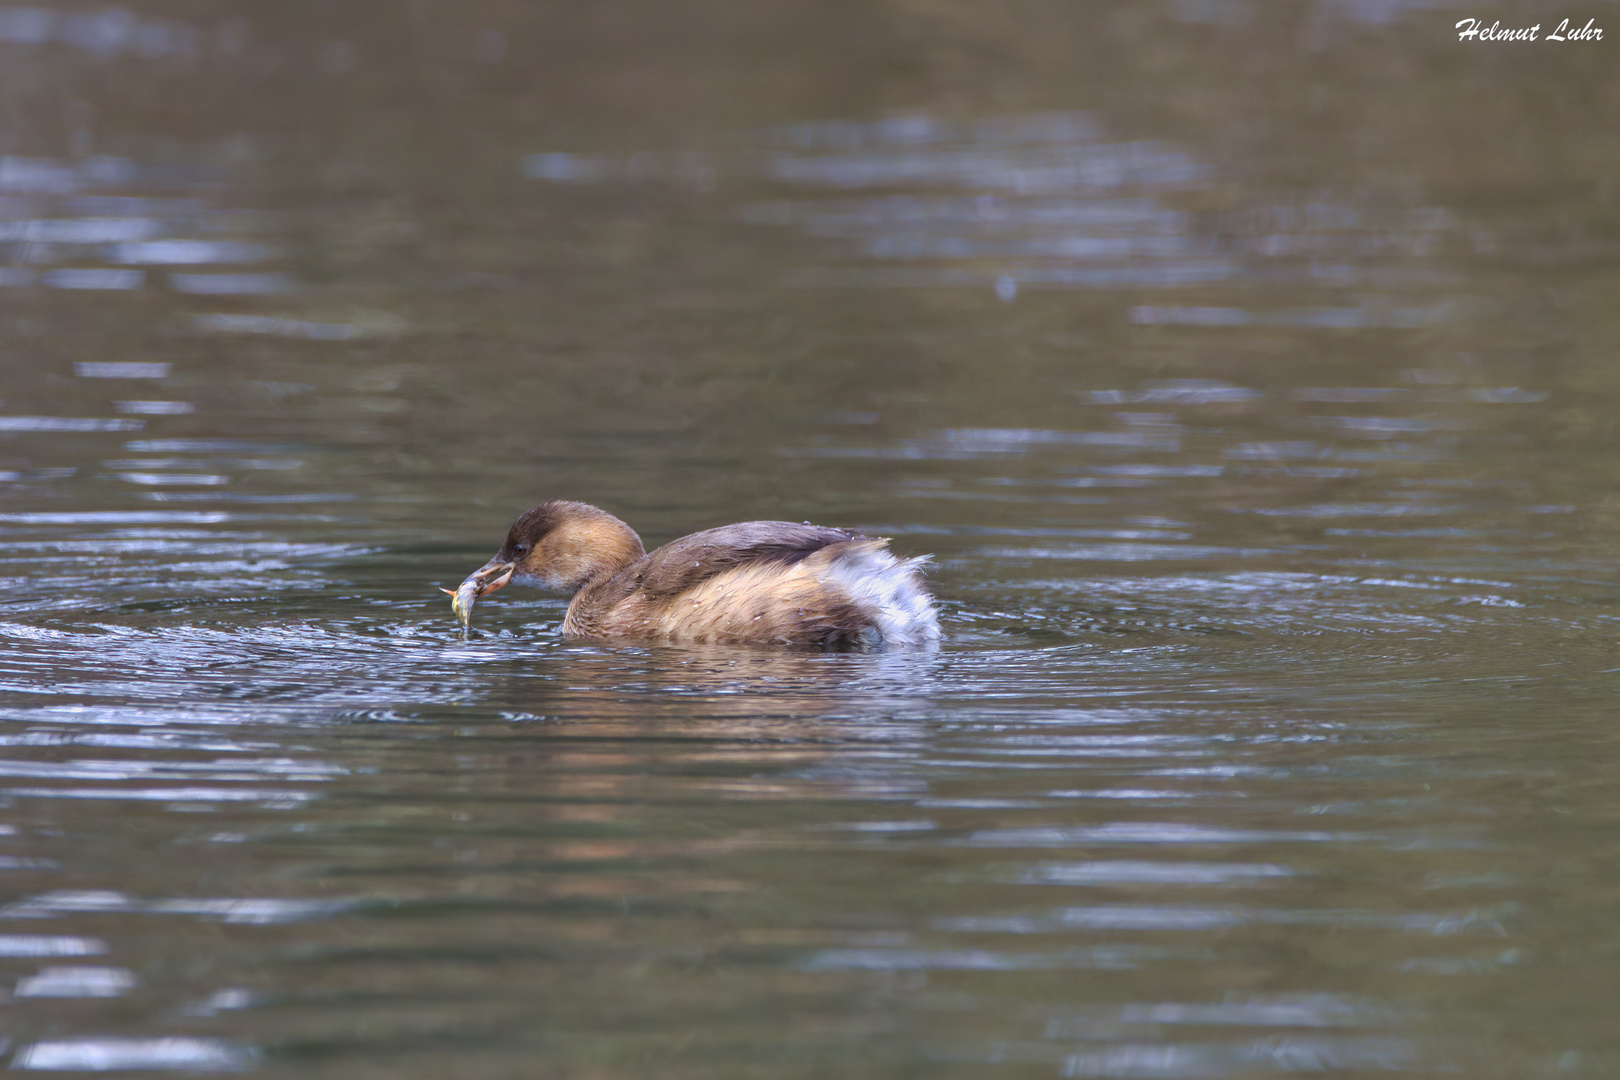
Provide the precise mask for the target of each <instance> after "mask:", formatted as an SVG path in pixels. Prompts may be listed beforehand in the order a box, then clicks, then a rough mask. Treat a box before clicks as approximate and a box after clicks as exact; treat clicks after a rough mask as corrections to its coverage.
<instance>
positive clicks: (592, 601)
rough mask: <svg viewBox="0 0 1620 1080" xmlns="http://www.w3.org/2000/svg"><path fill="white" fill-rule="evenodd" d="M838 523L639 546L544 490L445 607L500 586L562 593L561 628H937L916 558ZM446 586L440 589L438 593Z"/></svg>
mask: <svg viewBox="0 0 1620 1080" xmlns="http://www.w3.org/2000/svg"><path fill="white" fill-rule="evenodd" d="M888 543H889V542H888V541H887V540H885V539H882V538H879V537H873V536H862V535H860V534H858V533H853V532H850V531H848V530H847V529H833V528H827V527H824V526H820V525H795V524H793V523H792V522H787V521H748V522H743V523H741V524H738V525H727V526H724V527H722V528H718V529H708V530H706V531H704V532H699V533H693V534H692V535H691V536H685V537H682V538H681V539H679V540H676V541H674V542H672V543H669V544H666V545H664V546H663V547H661V548H659V549H658V550H656V551H654V552H653V553H652V554H650V555H649V554H645V553H644V551H643V548H642V546H641V538H640V537H638V536H637V535H636V534H635V531H634V530H633V529H631V528H630V526H628V525H626V524H625V523H624V522H622V521H620V520H619V519H618V518H616V517H614V516H613V515H612V514H609V513H607V512H606V511H605V510H599V509H597V508H596V507H594V506H589V505H587V504H585V503H578V502H568V501H566V500H561V499H556V500H552V501H551V502H547V503H542V504H540V505H539V506H536V507H535V508H534V509H532V510H530V511H528V512H527V513H525V514H523V515H522V516H521V517H519V518H518V519H517V521H515V522H513V524H512V527H511V529H510V530H509V531H508V532H507V534H506V542H505V543H503V544H502V545H501V550H500V551H499V552H497V553H496V555H495V557H494V558H493V559H491V560H490V561H489V562H488V563H487V564H485V565H484V566H483V567H481V568H480V569H479V570H477V571H476V572H474V573H473V574H472V575H471V576H469V577H468V578H467V580H466V581H464V582H462V588H461V589H460V590H458V591H457V593H458V595H457V596H456V600H455V601H454V607H455V608H456V611H457V613H458V614H459V615H461V616H462V620H463V622H467V623H470V621H471V616H472V604H473V602H474V601H475V600H476V598H477V597H479V596H483V595H487V594H488V593H491V592H494V591H495V590H496V589H499V588H501V587H502V586H504V585H506V584H508V583H509V582H510V583H516V584H519V585H532V586H535V587H538V588H542V589H548V590H551V591H554V592H562V593H568V594H572V596H573V600H572V602H570V603H569V605H568V615H567V617H566V618H564V619H563V625H562V630H563V634H564V635H565V636H567V637H570V638H625V639H637V640H644V641H686V642H710V643H722V644H723V643H730V644H741V643H753V644H780V645H831V646H839V645H875V644H880V643H884V642H888V643H897V644H922V643H927V642H932V641H936V640H938V638H939V624H938V620H937V618H936V616H935V614H934V609H933V602H932V598H931V597H930V596H929V594H928V591H927V590H926V589H925V588H924V587H923V585H922V581H921V574H920V571H919V566H920V565H921V563H922V562H924V561H925V560H924V559H904V560H902V559H897V558H895V557H894V556H893V555H891V554H889V553H888V551H887V550H885V549H886V548H887V547H888ZM445 591H446V592H449V591H450V590H445Z"/></svg>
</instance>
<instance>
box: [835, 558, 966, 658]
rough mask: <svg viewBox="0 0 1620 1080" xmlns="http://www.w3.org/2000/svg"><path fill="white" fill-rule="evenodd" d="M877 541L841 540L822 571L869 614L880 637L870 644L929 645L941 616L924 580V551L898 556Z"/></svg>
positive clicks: (935, 639)
mask: <svg viewBox="0 0 1620 1080" xmlns="http://www.w3.org/2000/svg"><path fill="white" fill-rule="evenodd" d="M887 544H888V541H887V540H883V541H878V542H876V543H854V544H845V545H840V547H839V549H838V555H837V557H836V558H835V559H834V560H833V561H832V564H831V565H830V566H829V567H828V568H827V570H826V578H827V580H828V582H829V583H836V584H837V585H838V586H840V587H841V588H842V589H843V590H844V592H846V593H847V594H848V596H849V598H850V599H851V600H853V601H855V602H856V603H857V604H859V605H860V606H861V607H863V608H866V609H867V610H869V611H870V612H871V613H872V622H873V629H874V630H875V632H876V635H877V637H878V641H877V642H874V643H873V644H879V643H882V644H887V645H928V644H932V643H934V642H937V641H938V640H939V616H938V615H937V614H935V612H934V598H933V596H932V595H930V593H929V592H928V588H927V586H925V585H924V584H923V579H922V568H923V566H924V565H925V564H926V563H927V562H928V556H927V555H919V556H917V557H916V558H912V559H900V558H896V557H895V556H893V555H891V554H889V552H887V551H885V550H884V548H885V546H886V545H887Z"/></svg>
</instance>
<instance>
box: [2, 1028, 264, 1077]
mask: <svg viewBox="0 0 1620 1080" xmlns="http://www.w3.org/2000/svg"><path fill="white" fill-rule="evenodd" d="M252 1062H253V1056H252V1054H251V1053H250V1052H249V1051H248V1050H246V1049H245V1048H243V1047H241V1046H238V1045H236V1044H233V1043H228V1042H225V1041H223V1040H220V1039H196V1038H185V1037H181V1036H171V1037H169V1038H158V1039H134V1038H117V1037H112V1036H107V1037H99V1038H98V1037H85V1038H78V1039H51V1040H47V1041H42V1042H36V1043H32V1044H30V1045H28V1046H25V1047H23V1048H22V1049H20V1050H18V1051H17V1054H16V1056H15V1057H13V1058H12V1060H11V1067H12V1068H13V1069H39V1070H48V1071H58V1072H113V1071H120V1070H131V1069H182V1070H186V1071H196V1072H235V1071H237V1070H240V1069H245V1068H248V1067H249V1066H250V1065H251V1064H252Z"/></svg>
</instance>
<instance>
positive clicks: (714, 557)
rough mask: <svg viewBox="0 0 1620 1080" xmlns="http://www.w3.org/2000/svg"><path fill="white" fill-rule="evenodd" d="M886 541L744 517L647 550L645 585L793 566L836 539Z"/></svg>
mask: <svg viewBox="0 0 1620 1080" xmlns="http://www.w3.org/2000/svg"><path fill="white" fill-rule="evenodd" d="M852 541H863V542H866V543H874V542H876V543H885V544H886V543H888V541H886V540H881V541H880V540H879V539H878V538H877V537H873V536H862V535H861V534H860V533H854V532H850V531H849V530H848V529H833V528H829V527H827V526H825V525H800V524H795V523H794V522H791V521H744V522H741V523H739V524H736V525H725V526H722V527H721V528H718V529H706V530H704V531H703V532H698V533H693V534H692V535H691V536H683V537H681V538H680V539H679V540H674V541H671V542H670V543H668V544H665V545H664V546H663V547H661V548H659V549H658V550H657V551H654V552H653V553H652V554H650V555H648V556H647V561H646V563H645V564H644V567H642V568H638V569H641V571H642V572H641V573H640V574H639V575H638V576H639V577H640V584H641V590H642V591H643V592H644V593H646V594H647V595H648V596H649V597H651V598H657V597H667V596H674V595H676V594H678V593H682V592H685V591H686V590H687V589H690V588H693V587H694V586H697V585H700V584H702V583H703V582H704V581H707V580H708V579H709V578H712V577H714V576H715V575H716V574H722V573H725V572H726V571H728V570H734V569H736V568H738V567H740V566H760V565H778V566H783V567H788V566H792V565H793V564H795V563H798V562H802V561H803V560H804V559H806V558H808V557H809V556H811V555H813V554H815V553H816V552H818V551H820V550H822V549H823V548H825V547H828V546H830V545H832V544H847V543H850V542H852Z"/></svg>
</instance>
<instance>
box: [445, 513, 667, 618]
mask: <svg viewBox="0 0 1620 1080" xmlns="http://www.w3.org/2000/svg"><path fill="white" fill-rule="evenodd" d="M642 554H643V552H642V547H641V538H640V537H639V536H637V535H636V533H635V530H633V529H631V528H630V526H628V525H626V524H625V523H624V522H622V521H620V520H619V519H618V518H616V517H614V516H613V515H612V514H610V513H608V512H607V511H606V510H598V509H597V508H596V507H594V506H590V505H588V504H586V503H581V502H570V501H568V500H566V499H553V500H551V501H550V502H544V503H541V504H540V505H539V506H536V507H535V508H534V509H532V510H530V511H528V512H527V513H525V514H524V515H523V516H522V517H520V518H518V519H517V520H516V521H514V522H513V523H512V527H511V528H510V529H508V530H507V533H506V541H505V543H503V544H501V550H500V551H498V552H496V554H495V557H494V558H493V559H491V560H490V561H489V562H488V563H486V564H485V565H484V566H483V567H482V568H480V569H479V570H477V571H475V572H474V573H473V575H472V577H470V578H468V580H469V581H476V582H477V584H478V590H477V591H478V595H480V596H482V595H485V594H488V593H492V592H494V591H495V590H496V589H499V588H501V587H502V586H503V585H506V584H508V583H511V584H516V585H529V586H533V587H534V588H537V589H548V590H551V591H553V592H562V593H574V592H578V591H579V589H580V588H581V587H582V586H584V585H585V583H586V582H588V581H590V580H591V579H592V578H595V577H599V576H601V575H603V574H604V573H606V574H611V573H614V572H616V571H618V570H619V569H621V568H622V567H624V566H626V565H628V564H629V563H631V562H633V561H635V560H636V559H639V558H640V557H641V556H642Z"/></svg>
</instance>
